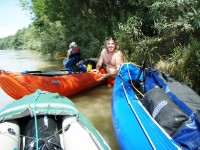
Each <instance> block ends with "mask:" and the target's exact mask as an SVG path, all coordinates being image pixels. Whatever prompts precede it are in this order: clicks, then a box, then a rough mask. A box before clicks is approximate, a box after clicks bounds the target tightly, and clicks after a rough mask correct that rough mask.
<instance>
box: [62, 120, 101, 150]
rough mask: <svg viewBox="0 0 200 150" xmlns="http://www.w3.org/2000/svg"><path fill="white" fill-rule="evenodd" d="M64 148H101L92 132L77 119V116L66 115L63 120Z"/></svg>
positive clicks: (71, 149)
mask: <svg viewBox="0 0 200 150" xmlns="http://www.w3.org/2000/svg"><path fill="white" fill-rule="evenodd" d="M62 132H63V140H64V141H63V143H64V149H67V150H75V149H81V150H99V149H100V148H99V147H98V144H97V143H96V142H95V139H94V138H93V137H92V134H90V132H89V131H88V130H87V129H86V128H85V127H84V126H83V125H82V124H81V123H80V122H78V121H77V118H76V117H71V116H65V117H64V118H63V122H62Z"/></svg>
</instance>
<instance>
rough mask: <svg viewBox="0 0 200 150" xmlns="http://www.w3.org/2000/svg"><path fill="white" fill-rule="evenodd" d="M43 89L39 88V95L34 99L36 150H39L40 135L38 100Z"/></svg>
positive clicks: (37, 92)
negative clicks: (37, 111) (37, 110)
mask: <svg viewBox="0 0 200 150" xmlns="http://www.w3.org/2000/svg"><path fill="white" fill-rule="evenodd" d="M41 93H42V92H41V90H37V91H36V94H37V96H36V97H35V99H34V122H35V135H36V137H35V138H36V150H38V145H39V143H38V141H39V137H38V123H37V114H36V101H37V99H38V98H39V96H40V94H41Z"/></svg>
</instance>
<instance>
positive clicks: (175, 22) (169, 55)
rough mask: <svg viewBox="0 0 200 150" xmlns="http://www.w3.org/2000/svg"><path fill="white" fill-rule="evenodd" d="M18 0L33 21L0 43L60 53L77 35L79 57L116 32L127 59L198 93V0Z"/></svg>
mask: <svg viewBox="0 0 200 150" xmlns="http://www.w3.org/2000/svg"><path fill="white" fill-rule="evenodd" d="M20 1H21V3H22V4H23V7H24V8H26V9H28V10H30V12H31V13H32V14H34V21H33V24H32V26H30V27H29V28H28V29H26V30H25V31H24V30H22V31H19V33H17V34H16V35H15V36H11V37H8V38H5V39H1V40H0V47H1V48H8V47H9V48H28V49H37V50H40V51H42V52H43V53H45V54H47V53H50V54H51V55H52V56H65V54H66V48H67V46H68V45H69V43H70V42H72V41H76V42H77V44H78V45H79V47H80V49H81V51H82V54H83V57H85V58H89V57H98V56H99V52H100V50H101V48H102V47H103V45H104V39H105V37H106V36H110V35H111V36H115V37H116V38H117V40H118V46H119V49H120V50H122V51H123V52H124V54H125V57H126V61H131V62H135V63H137V64H140V63H141V61H142V60H146V61H147V64H148V65H149V66H156V67H157V68H160V69H162V70H163V71H165V72H166V73H170V74H174V75H175V76H176V77H177V78H178V79H179V80H181V81H183V82H185V83H186V84H188V85H189V86H191V87H193V89H195V90H196V91H198V93H199V94H200V90H199V87H198V85H199V82H200V81H199V80H198V76H199V65H200V61H199V59H200V56H199V55H200V54H199V53H200V52H199V51H200V50H199V49H200V46H199V45H200V42H199V41H200V40H199V34H200V17H199V16H200V1H198V0H155V1H151V0H140V1H136V0H129V1H126V0H118V1H110V0H101V1H92V0H87V1H85V0H81V1H80V0H73V1H71V0H58V1H55V0H48V1H46V0H32V1H31V3H29V2H30V1H29V0H20ZM163 64H164V65H163Z"/></svg>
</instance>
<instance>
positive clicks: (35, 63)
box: [0, 50, 119, 150]
mask: <svg viewBox="0 0 200 150" xmlns="http://www.w3.org/2000/svg"><path fill="white" fill-rule="evenodd" d="M0 59H1V64H0V69H3V70H6V71H14V72H22V71H25V70H28V71H31V70H34V71H35V70H41V71H50V70H60V69H62V60H52V59H50V58H49V57H47V56H42V55H40V54H39V53H38V52H36V51H27V50H0ZM111 95H112V87H108V86H107V85H101V86H99V87H95V88H92V89H89V90H87V91H84V92H81V93H79V94H77V95H75V96H73V97H70V99H71V100H72V101H73V102H74V103H75V105H76V106H77V108H78V109H79V110H80V111H81V112H82V113H83V114H84V115H85V116H86V117H87V118H88V119H89V120H90V121H91V122H92V123H93V125H94V126H95V127H96V129H97V130H98V131H99V132H100V134H101V135H102V136H103V137H104V139H105V140H106V141H107V143H108V144H109V145H110V147H111V149H112V150H119V147H118V145H117V142H116V139H115V135H114V130H113V126H112V118H111ZM0 100H1V105H0V109H1V108H2V107H4V106H5V105H6V104H8V103H10V102H11V101H13V100H12V99H11V98H10V97H8V96H7V95H6V94H5V93H4V91H3V90H1V88H0Z"/></svg>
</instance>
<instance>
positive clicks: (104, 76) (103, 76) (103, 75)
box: [97, 74, 108, 81]
mask: <svg viewBox="0 0 200 150" xmlns="http://www.w3.org/2000/svg"><path fill="white" fill-rule="evenodd" d="M106 78H108V74H102V75H101V77H100V78H99V79H97V81H101V80H104V79H106Z"/></svg>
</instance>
